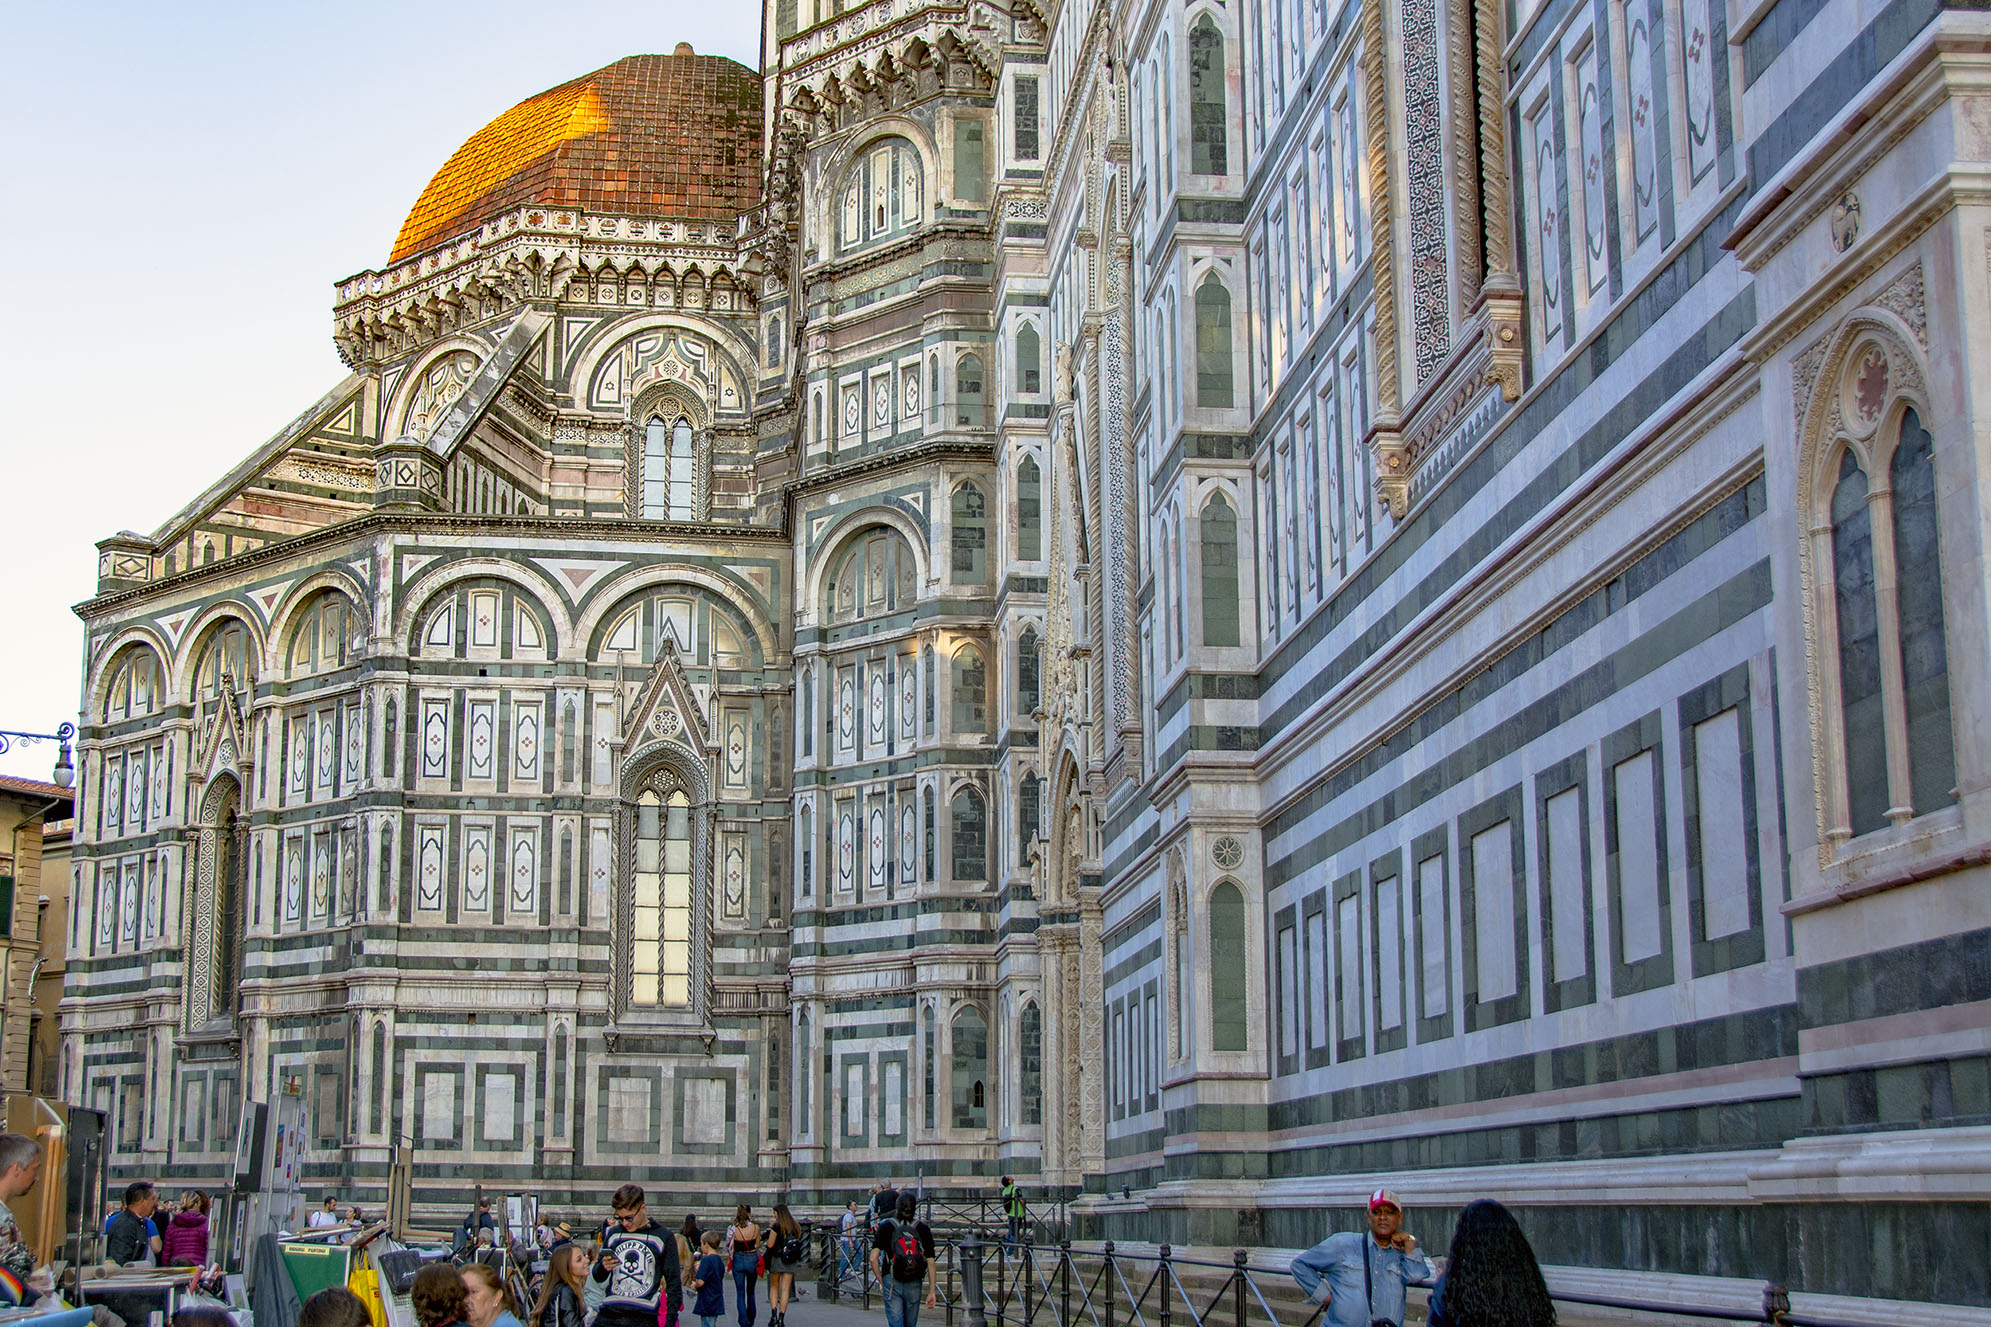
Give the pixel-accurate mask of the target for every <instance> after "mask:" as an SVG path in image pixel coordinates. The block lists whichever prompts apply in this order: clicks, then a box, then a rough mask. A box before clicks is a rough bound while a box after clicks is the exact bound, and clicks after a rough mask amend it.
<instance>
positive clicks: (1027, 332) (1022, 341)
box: [1016, 323, 1044, 392]
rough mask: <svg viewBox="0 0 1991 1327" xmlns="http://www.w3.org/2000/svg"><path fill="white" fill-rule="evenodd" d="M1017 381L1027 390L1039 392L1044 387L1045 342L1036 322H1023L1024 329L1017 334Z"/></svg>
mask: <svg viewBox="0 0 1991 1327" xmlns="http://www.w3.org/2000/svg"><path fill="white" fill-rule="evenodd" d="M1016 382H1017V386H1018V388H1019V389H1020V390H1022V391H1026V392H1039V391H1042V390H1043V387H1044V344H1043V342H1042V341H1041V340H1039V339H1038V336H1037V327H1036V324H1034V323H1025V324H1023V330H1022V331H1020V332H1018V333H1017V334H1016Z"/></svg>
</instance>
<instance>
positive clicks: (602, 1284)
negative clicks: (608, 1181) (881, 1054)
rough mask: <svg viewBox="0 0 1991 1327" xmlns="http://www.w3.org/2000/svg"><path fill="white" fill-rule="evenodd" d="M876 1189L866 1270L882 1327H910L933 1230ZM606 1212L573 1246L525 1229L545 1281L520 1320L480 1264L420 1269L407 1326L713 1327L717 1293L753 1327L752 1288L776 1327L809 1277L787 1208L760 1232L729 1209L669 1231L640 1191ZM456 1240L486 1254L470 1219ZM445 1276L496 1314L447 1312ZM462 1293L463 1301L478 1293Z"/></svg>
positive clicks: (928, 1283) (928, 1266) (561, 1237)
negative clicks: (486, 1298) (475, 1285)
mask: <svg viewBox="0 0 1991 1327" xmlns="http://www.w3.org/2000/svg"><path fill="white" fill-rule="evenodd" d="M887 1191H889V1192H890V1206H889V1210H885V1204H884V1200H883V1199H875V1200H874V1208H873V1209H872V1210H873V1211H874V1212H878V1213H880V1215H878V1216H877V1218H876V1219H875V1220H874V1221H873V1223H872V1225H871V1230H870V1237H871V1250H870V1263H869V1265H870V1268H871V1270H872V1272H873V1273H874V1275H875V1276H876V1277H877V1279H878V1281H879V1282H880V1283H881V1295H882V1297H883V1299H884V1301H885V1314H886V1319H887V1322H888V1323H889V1324H890V1327H917V1324H918V1321H919V1310H920V1308H921V1306H922V1305H924V1306H927V1307H932V1306H933V1304H934V1303H935V1302H936V1295H937V1286H936V1284H935V1278H934V1272H933V1268H934V1244H933V1231H932V1228H931V1227H929V1226H928V1225H927V1223H926V1222H924V1221H921V1220H919V1219H918V1197H917V1195H915V1194H913V1193H911V1192H907V1193H903V1194H901V1193H898V1192H897V1191H895V1190H889V1189H888V1186H887V1185H884V1184H881V1185H880V1186H879V1192H880V1193H885V1192H887ZM609 1210H610V1213H611V1216H610V1219H609V1221H608V1222H607V1224H606V1225H605V1226H604V1227H603V1228H602V1229H601V1231H600V1238H599V1239H598V1240H594V1239H586V1240H584V1239H581V1238H578V1237H576V1236H575V1235H573V1234H572V1232H571V1231H570V1230H569V1228H568V1227H566V1226H564V1225H562V1226H555V1225H551V1224H546V1223H542V1224H541V1225H539V1226H538V1227H537V1229H536V1231H535V1234H536V1236H537V1242H538V1243H539V1244H540V1245H541V1246H542V1247H543V1248H544V1249H545V1252H546V1258H545V1272H544V1275H543V1276H542V1277H541V1279H540V1282H539V1288H538V1290H537V1292H536V1294H535V1296H534V1302H533V1303H532V1305H531V1306H530V1309H529V1310H526V1309H525V1306H522V1305H517V1304H514V1303H512V1302H511V1296H510V1294H509V1292H507V1291H506V1290H505V1288H504V1285H503V1281H502V1279H501V1278H500V1277H499V1276H498V1275H497V1273H496V1272H495V1271H493V1270H492V1269H491V1268H490V1266H489V1265H488V1264H486V1263H484V1262H480V1261H477V1260H475V1259H474V1258H473V1260H471V1261H469V1262H466V1263H463V1264H461V1265H459V1264H457V1263H454V1262H448V1261H441V1260H438V1261H436V1262H432V1263H429V1264H427V1265H426V1266H424V1267H423V1268H422V1269H421V1271H419V1272H418V1273H416V1276H415V1282H414V1286H413V1289H412V1291H411V1295H412V1299H413V1304H414V1308H415V1313H416V1317H417V1320H418V1327H452V1324H456V1323H468V1324H469V1327H525V1325H526V1324H527V1323H530V1324H531V1327H680V1324H682V1327H690V1324H689V1323H687V1322H685V1321H684V1320H685V1319H686V1318H687V1317H695V1318H697V1319H698V1320H699V1324H700V1327H720V1320H721V1319H722V1318H724V1317H725V1316H726V1301H727V1292H728V1289H729V1288H730V1290H731V1295H732V1306H733V1311H732V1318H733V1321H734V1322H735V1323H736V1324H737V1325H738V1327H756V1324H757V1323H758V1321H759V1318H760V1308H761V1282H762V1281H763V1280H765V1282H766V1300H767V1310H768V1319H767V1327H787V1323H788V1312H789V1308H790V1305H791V1303H792V1302H793V1295H794V1290H795V1278H796V1276H797V1275H798V1274H801V1273H805V1272H807V1270H808V1267H809V1240H808V1236H807V1234H806V1232H805V1231H804V1230H803V1227H802V1224H801V1223H800V1222H799V1221H797V1220H796V1218H795V1214H794V1213H793V1212H791V1211H790V1210H789V1209H788V1206H787V1204H785V1203H777V1204H775V1206H774V1209H773V1213H772V1215H771V1216H770V1217H769V1218H768V1220H767V1222H766V1223H765V1224H762V1223H761V1221H760V1220H759V1219H758V1218H756V1216H755V1215H754V1212H753V1209H752V1208H751V1207H750V1206H749V1205H748V1204H746V1203H741V1204H740V1205H739V1207H738V1208H736V1209H735V1210H734V1212H733V1218H732V1220H731V1222H730V1223H728V1224H726V1225H724V1226H718V1225H713V1226H706V1225H704V1224H702V1223H701V1222H700V1220H699V1218H698V1216H697V1214H696V1213H692V1214H688V1215H686V1217H685V1218H684V1221H683V1223H682V1224H680V1225H679V1226H677V1227H675V1228H673V1227H671V1226H668V1225H666V1224H665V1223H663V1222H662V1221H659V1220H658V1219H657V1218H656V1217H655V1216H653V1215H652V1214H651V1213H650V1210H649V1206H648V1203H647V1202H646V1200H645V1196H644V1193H643V1190H642V1188H641V1187H640V1186H638V1185H635V1184H625V1185H623V1186H622V1187H621V1188H619V1189H617V1190H616V1191H615V1194H614V1196H613V1197H612V1198H611V1199H610V1200H609ZM856 1212H857V1204H856V1201H855V1200H852V1202H851V1203H850V1204H849V1214H848V1215H847V1216H846V1218H845V1221H846V1224H845V1226H844V1228H843V1233H844V1235H845V1237H846V1238H854V1237H855V1236H853V1235H852V1233H851V1232H853V1231H854V1230H856V1229H857V1228H858V1227H857V1225H856V1224H855V1223H854V1222H853V1221H852V1218H853V1217H854V1216H855V1214H856ZM459 1234H460V1235H462V1236H467V1237H468V1238H463V1239H459V1241H458V1242H459V1244H460V1245H467V1246H469V1247H471V1248H473V1249H474V1248H475V1247H476V1246H477V1245H478V1244H485V1245H488V1244H489V1241H488V1239H486V1238H485V1237H486V1236H487V1234H488V1230H487V1228H485V1227H483V1226H482V1225H481V1223H480V1220H479V1215H478V1214H477V1213H473V1214H472V1216H471V1217H470V1218H469V1219H467V1220H466V1221H465V1222H464V1225H463V1226H462V1227H460V1228H459ZM452 1276H455V1277H458V1278H459V1279H461V1278H464V1277H469V1278H473V1279H479V1280H484V1279H488V1281H489V1282H490V1283H491V1285H492V1288H493V1292H494V1294H495V1295H496V1299H495V1300H494V1301H493V1303H494V1304H495V1305H496V1307H495V1308H493V1307H492V1306H491V1305H489V1304H481V1303H470V1302H469V1301H467V1300H466V1301H462V1302H459V1297H458V1292H457V1291H456V1290H455V1289H454V1288H453V1287H452V1284H451V1281H450V1278H451V1277H452ZM464 1293H465V1294H467V1295H469V1296H470V1299H471V1300H475V1299H477V1297H478V1294H479V1292H476V1291H475V1290H474V1289H471V1290H466V1291H465V1292H464Z"/></svg>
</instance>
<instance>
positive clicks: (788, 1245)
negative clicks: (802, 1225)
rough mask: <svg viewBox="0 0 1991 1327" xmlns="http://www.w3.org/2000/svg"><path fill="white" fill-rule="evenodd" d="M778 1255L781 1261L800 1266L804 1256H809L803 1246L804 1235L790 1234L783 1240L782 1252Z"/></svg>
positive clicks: (792, 1265) (791, 1265)
mask: <svg viewBox="0 0 1991 1327" xmlns="http://www.w3.org/2000/svg"><path fill="white" fill-rule="evenodd" d="M778 1256H779V1257H780V1259H781V1261H783V1262H785V1263H787V1264H788V1265H789V1266H790V1267H800V1266H801V1265H802V1260H803V1258H804V1257H806V1256H807V1254H806V1251H805V1250H804V1249H803V1248H802V1237H801V1236H800V1235H790V1236H788V1237H787V1238H786V1239H784V1240H782V1241H781V1252H780V1254H779V1255H778Z"/></svg>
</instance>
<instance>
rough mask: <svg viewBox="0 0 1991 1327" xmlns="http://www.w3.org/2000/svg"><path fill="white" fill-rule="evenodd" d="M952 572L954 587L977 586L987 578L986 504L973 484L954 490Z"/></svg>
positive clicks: (987, 532)
mask: <svg viewBox="0 0 1991 1327" xmlns="http://www.w3.org/2000/svg"><path fill="white" fill-rule="evenodd" d="M953 526H954V530H953V550H954V557H953V573H954V583H955V584H956V585H979V584H981V583H982V582H983V581H984V580H986V579H987V577H988V546H989V531H988V518H987V503H986V502H985V500H984V499H983V497H982V491H981V490H980V489H978V488H976V487H975V486H974V485H973V484H963V485H961V487H959V488H957V489H955V490H954V521H953Z"/></svg>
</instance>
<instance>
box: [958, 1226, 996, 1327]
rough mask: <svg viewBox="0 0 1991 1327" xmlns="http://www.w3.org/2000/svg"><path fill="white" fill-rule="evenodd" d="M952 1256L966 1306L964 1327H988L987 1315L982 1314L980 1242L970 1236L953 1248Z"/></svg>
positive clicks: (963, 1311) (962, 1314)
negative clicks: (959, 1274) (959, 1273)
mask: <svg viewBox="0 0 1991 1327" xmlns="http://www.w3.org/2000/svg"><path fill="white" fill-rule="evenodd" d="M954 1256H955V1258H956V1260H957V1266H958V1267H959V1269H960V1272H961V1300H962V1302H963V1303H964V1304H965V1305H966V1306H967V1307H966V1308H964V1309H963V1310H962V1312H961V1317H962V1321H963V1322H964V1324H965V1327H988V1321H989V1319H988V1315H987V1314H985V1313H983V1312H982V1242H981V1241H980V1240H978V1239H976V1238H975V1237H974V1236H973V1235H972V1234H971V1235H969V1236H968V1238H966V1239H964V1240H962V1241H961V1242H960V1243H959V1244H957V1245H955V1246H954Z"/></svg>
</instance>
